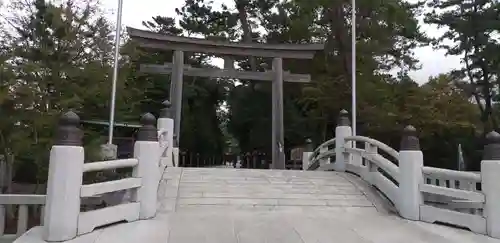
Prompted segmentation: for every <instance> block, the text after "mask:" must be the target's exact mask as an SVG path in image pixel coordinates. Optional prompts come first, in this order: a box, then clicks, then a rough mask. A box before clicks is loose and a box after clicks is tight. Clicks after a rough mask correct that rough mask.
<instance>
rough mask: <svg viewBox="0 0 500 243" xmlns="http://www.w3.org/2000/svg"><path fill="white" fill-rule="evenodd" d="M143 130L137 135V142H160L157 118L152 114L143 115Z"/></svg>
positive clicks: (140, 129) (141, 121)
mask: <svg viewBox="0 0 500 243" xmlns="http://www.w3.org/2000/svg"><path fill="white" fill-rule="evenodd" d="M140 123H141V125H142V126H141V128H139V132H138V134H137V141H158V132H157V131H156V127H155V125H156V118H155V116H153V114H151V113H146V114H144V115H142V117H141V120H140Z"/></svg>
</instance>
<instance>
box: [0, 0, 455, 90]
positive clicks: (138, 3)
mask: <svg viewBox="0 0 500 243" xmlns="http://www.w3.org/2000/svg"><path fill="white" fill-rule="evenodd" d="M101 1H102V2H103V4H104V6H105V8H106V9H107V10H108V11H109V17H110V18H112V19H113V21H114V20H115V19H116V15H115V14H116V9H117V6H118V0H101ZM212 1H213V2H214V4H215V5H219V4H220V3H224V2H225V3H227V5H228V6H233V4H231V3H232V2H233V1H232V0H212ZM409 1H417V0H409ZM4 2H9V0H7V1H5V0H4ZM183 3H184V0H124V6H123V19H122V23H123V25H124V26H131V27H135V28H142V24H141V22H142V21H144V20H149V19H151V17H153V16H157V15H161V16H171V17H175V16H176V14H175V8H180V7H181V6H182V4H183ZM422 28H423V30H424V31H426V33H427V34H429V35H430V36H436V34H439V33H440V31H439V30H437V29H436V28H435V27H433V26H429V25H422ZM415 54H416V56H417V58H418V59H419V60H420V62H421V65H422V69H421V70H418V71H415V72H412V74H411V75H412V77H413V78H414V79H415V80H417V81H418V82H419V83H423V82H425V81H427V79H428V77H429V76H432V75H437V74H439V73H444V72H447V71H449V70H451V69H453V68H455V67H458V66H460V60H459V58H458V57H446V56H445V55H444V51H440V50H433V49H432V48H431V47H425V48H418V49H416V50H415Z"/></svg>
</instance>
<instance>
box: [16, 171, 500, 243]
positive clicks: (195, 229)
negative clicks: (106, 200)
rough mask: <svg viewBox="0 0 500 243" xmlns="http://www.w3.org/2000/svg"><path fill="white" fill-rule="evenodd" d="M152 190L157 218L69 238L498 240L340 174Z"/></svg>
mask: <svg viewBox="0 0 500 243" xmlns="http://www.w3.org/2000/svg"><path fill="white" fill-rule="evenodd" d="M159 192H160V193H159V203H160V205H159V212H158V215H157V217H156V218H154V219H151V220H144V221H138V222H133V223H127V224H120V225H116V226H111V227H108V228H106V229H102V230H98V231H94V232H92V233H90V234H87V235H84V236H81V237H79V238H77V239H75V240H72V241H70V242H72V243H90V242H92V243H114V242H120V243H136V242H144V243H261V242H262V243H331V242H340V243H358V242H360V243H400V242H404V243H424V242H425V243H455V242H460V243H476V242H477V243H500V240H495V239H491V238H489V237H486V236H482V235H476V234H474V233H471V232H468V231H465V230H460V229H455V228H450V227H446V226H439V225H432V224H427V223H423V222H412V221H407V220H404V219H402V218H400V217H399V216H397V215H395V214H394V213H393V209H392V208H391V206H390V205H388V204H386V203H385V201H384V200H383V199H381V197H380V196H379V195H377V193H376V192H375V191H374V190H373V189H372V188H370V187H367V186H366V184H364V183H363V182H362V181H360V180H359V179H358V178H357V177H355V176H352V175H349V174H344V173H336V172H320V171H310V172H309V171H281V170H248V169H230V168H228V169H220V168H184V169H183V168H171V169H168V170H167V171H166V172H165V173H164V175H163V180H162V183H161V184H160V186H159ZM37 230H40V228H35V229H33V230H31V231H30V232H29V233H28V234H27V235H25V236H23V238H24V240H26V239H28V238H29V235H30V234H36V231H37ZM23 242H29V241H23ZM30 243H31V242H30ZM32 243H35V241H32Z"/></svg>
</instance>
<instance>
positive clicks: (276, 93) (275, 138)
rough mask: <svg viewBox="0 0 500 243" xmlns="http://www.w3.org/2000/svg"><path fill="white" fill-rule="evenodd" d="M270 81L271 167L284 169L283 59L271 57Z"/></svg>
mask: <svg viewBox="0 0 500 243" xmlns="http://www.w3.org/2000/svg"><path fill="white" fill-rule="evenodd" d="M273 72H274V79H273V83H272V105H273V106H272V107H273V109H272V165H271V168H272V169H285V136H284V133H285V131H284V128H283V127H284V124H283V59H282V58H280V57H275V58H274V59H273Z"/></svg>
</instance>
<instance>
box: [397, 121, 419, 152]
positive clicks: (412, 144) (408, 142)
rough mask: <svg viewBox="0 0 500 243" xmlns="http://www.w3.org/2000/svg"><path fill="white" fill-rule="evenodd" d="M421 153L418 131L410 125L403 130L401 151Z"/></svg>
mask: <svg viewBox="0 0 500 243" xmlns="http://www.w3.org/2000/svg"><path fill="white" fill-rule="evenodd" d="M403 150H406V151H420V141H419V139H418V137H417V129H416V128H415V127H414V126H412V125H408V126H406V127H405V129H404V130H403V137H402V138H401V145H400V151H403Z"/></svg>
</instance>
